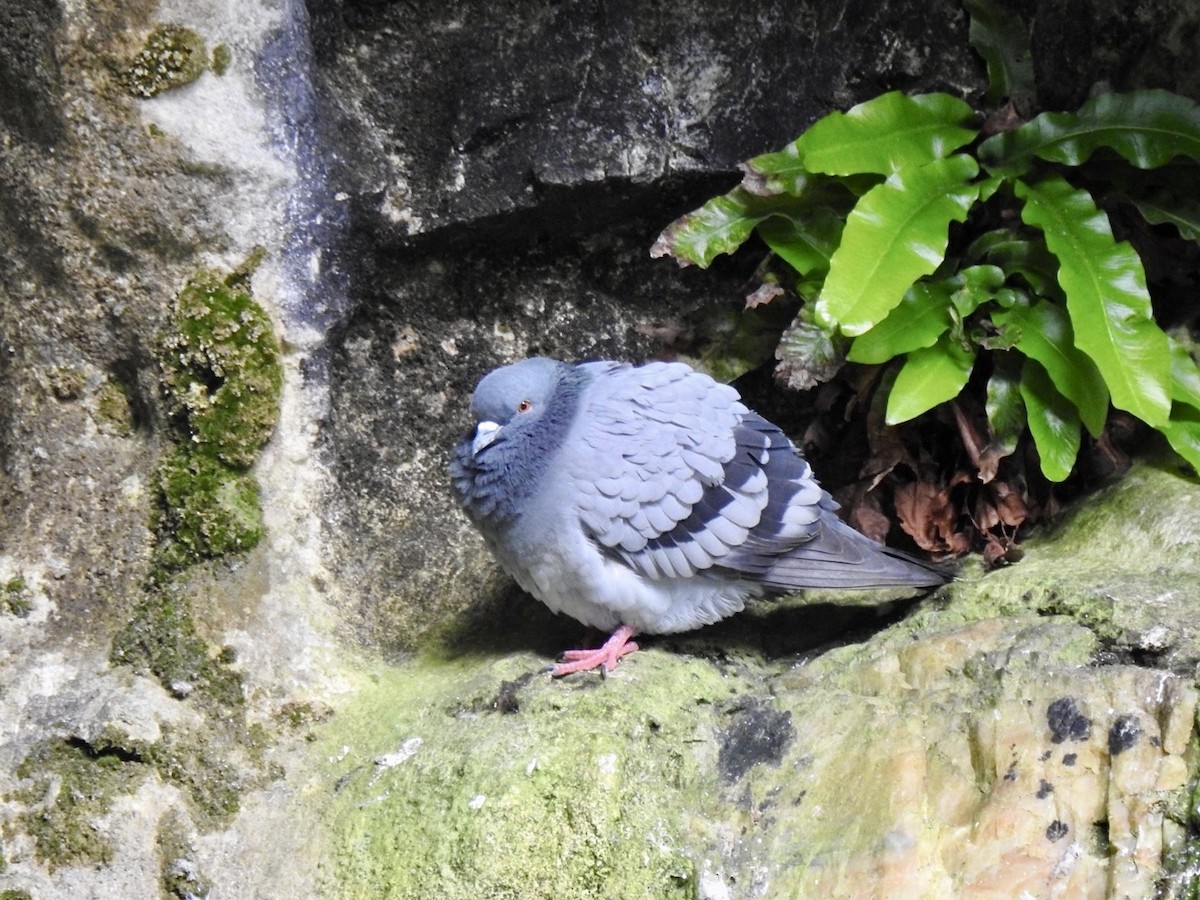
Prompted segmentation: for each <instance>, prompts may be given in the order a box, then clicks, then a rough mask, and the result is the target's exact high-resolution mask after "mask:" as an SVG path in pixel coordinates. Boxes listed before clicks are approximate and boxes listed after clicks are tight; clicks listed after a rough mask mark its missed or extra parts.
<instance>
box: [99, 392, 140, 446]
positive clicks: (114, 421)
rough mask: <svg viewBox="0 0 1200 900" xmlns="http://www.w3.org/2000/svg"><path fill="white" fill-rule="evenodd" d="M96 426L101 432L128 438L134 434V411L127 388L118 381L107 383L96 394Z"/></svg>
mask: <svg viewBox="0 0 1200 900" xmlns="http://www.w3.org/2000/svg"><path fill="white" fill-rule="evenodd" d="M96 420H97V421H96V424H97V425H99V426H100V430H101V431H105V432H108V433H109V434H115V435H119V436H121V437H128V436H129V435H130V434H132V433H133V410H132V408H131V407H130V405H129V396H128V395H127V394H126V393H125V388H124V387H123V386H122V385H121V384H120V382H116V381H106V382H104V384H102V385H100V389H99V390H98V391H97V392H96Z"/></svg>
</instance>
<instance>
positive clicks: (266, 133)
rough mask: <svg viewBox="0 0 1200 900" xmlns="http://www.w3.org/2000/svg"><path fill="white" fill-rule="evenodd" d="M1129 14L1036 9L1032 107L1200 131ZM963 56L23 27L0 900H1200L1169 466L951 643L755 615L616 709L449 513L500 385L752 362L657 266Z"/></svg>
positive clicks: (895, 33) (1047, 550) (952, 627)
mask: <svg viewBox="0 0 1200 900" xmlns="http://www.w3.org/2000/svg"><path fill="white" fill-rule="evenodd" d="M1133 11H1134V5H1133V4H1130V3H1119V2H1113V3H1109V4H1101V5H1099V6H1097V7H1096V8H1095V9H1094V10H1090V11H1089V12H1088V14H1087V15H1083V14H1081V13H1080V11H1079V9H1078V8H1077V4H1071V3H1051V2H1045V3H1040V4H1032V3H1028V4H1023V12H1024V13H1025V14H1026V15H1028V16H1029V17H1030V18H1031V20H1032V21H1033V22H1034V23H1035V31H1034V38H1035V41H1034V43H1035V49H1036V50H1037V57H1038V58H1037V62H1038V66H1039V69H1038V73H1039V79H1040V80H1041V82H1042V84H1043V85H1044V86H1045V87H1046V89H1047V92H1048V93H1047V94H1046V96H1047V97H1062V98H1067V99H1064V101H1063V102H1064V103H1066V102H1073V100H1074V99H1076V98H1077V97H1078V96H1081V95H1082V93H1083V92H1085V91H1086V89H1087V87H1088V86H1089V85H1090V83H1091V82H1092V81H1094V80H1096V79H1097V78H1100V77H1103V78H1107V79H1109V80H1110V81H1112V82H1113V83H1114V85H1116V86H1118V87H1122V86H1129V85H1136V84H1148V85H1154V86H1166V87H1171V88H1175V89H1177V90H1180V91H1183V92H1191V93H1193V94H1195V92H1196V86H1197V82H1196V78H1197V75H1196V68H1195V66H1194V61H1193V60H1192V59H1191V56H1190V55H1189V54H1188V52H1187V51H1188V50H1189V48H1190V46H1191V43H1189V35H1194V34H1195V30H1196V23H1197V14H1196V13H1195V11H1194V10H1191V9H1190V8H1178V9H1177V8H1175V7H1173V6H1171V5H1162V6H1154V7H1152V8H1142V7H1140V6H1139V7H1138V15H1137V17H1136V18H1135V17H1134V16H1133V15H1132V13H1133ZM1118 25H1119V27H1117V26H1118ZM966 29H967V19H966V16H965V13H964V12H963V10H962V8H961V7H960V6H959V5H958V4H957V3H955V2H950V0H935V2H934V3H933V4H932V5H930V4H923V5H921V6H919V7H918V6H915V5H914V4H913V3H911V2H910V0H890V2H885V3H868V2H846V3H842V4H838V5H834V6H830V5H828V4H819V3H811V4H808V3H801V4H794V3H783V2H778V3H772V2H768V0H763V2H755V3H750V4H746V3H729V2H722V0H696V2H689V3H684V4H675V5H674V6H671V7H669V8H667V7H664V8H663V9H646V8H644V4H643V5H639V4H634V3H603V2H587V0H571V2H564V3H558V4H548V5H541V4H525V3H510V4H482V3H474V2H465V0H455V2H449V3H446V2H443V3H437V4H434V3H422V2H418V3H403V4H401V3H386V2H365V0H363V2H357V3H352V2H336V0H311V2H309V3H308V4H307V5H305V4H302V3H300V2H299V0H254V2H250V3H244V4H239V5H238V6H237V7H236V8H233V7H230V6H228V5H227V4H223V3H218V2H216V0H198V2H197V0H190V2H186V3H185V2H182V0H163V2H160V3H157V4H156V3H152V2H149V0H144V2H136V3H115V2H101V3H93V4H82V5H81V4H61V3H57V2H54V0H36V2H17V0H0V894H3V895H4V896H5V897H12V898H17V897H24V896H27V897H37V898H42V897H78V896H92V897H129V896H153V895H154V894H155V893H156V892H158V893H160V894H162V895H164V896H178V897H186V896H211V897H226V896H228V897H235V896H236V897H251V896H262V897H276V896H314V895H327V896H338V897H356V896H362V897H381V896H395V897H424V896H445V897H456V896H461V897H477V896H483V895H487V896H522V897H550V896H554V897H556V898H567V897H592V896H631V897H632V896H674V895H680V896H703V897H710V898H721V897H761V896H792V895H794V896H810V895H815V894H819V893H828V892H830V891H831V890H832V891H834V892H835V893H836V892H837V891H841V892H843V893H850V894H860V893H862V892H863V891H866V890H884V888H885V887H886V886H891V887H890V888H888V889H889V890H891V889H893V888H894V891H898V892H903V891H905V890H910V889H911V890H917V889H918V888H919V887H927V888H928V890H927V891H926V892H925V893H926V895H928V896H960V895H962V894H964V893H972V894H973V895H976V896H986V895H989V894H988V892H989V891H991V892H992V893H991V894H990V895H996V896H1008V895H1011V894H1012V892H1013V891H1016V890H1019V889H1022V888H1024V889H1027V890H1028V891H1029V892H1030V893H1031V895H1033V896H1048V895H1050V894H1051V893H1052V892H1053V891H1056V890H1068V891H1069V890H1079V891H1081V892H1096V891H1100V892H1103V891H1104V890H1108V891H1109V892H1110V893H1111V895H1113V896H1120V895H1127V896H1137V895H1139V893H1145V892H1148V891H1150V890H1152V889H1154V887H1155V886H1156V885H1158V886H1160V887H1162V889H1163V890H1174V889H1176V888H1180V889H1182V886H1183V885H1184V884H1185V882H1186V878H1185V877H1184V876H1182V875H1179V874H1173V873H1178V872H1184V871H1187V868H1188V866H1189V865H1192V864H1193V863H1194V858H1193V857H1194V853H1195V844H1194V842H1191V843H1189V841H1190V840H1191V838H1192V837H1193V836H1194V835H1193V832H1194V829H1195V827H1196V824H1195V820H1194V818H1193V816H1194V812H1193V810H1192V808H1191V805H1190V803H1189V800H1188V796H1187V790H1188V785H1189V784H1191V783H1192V781H1193V779H1194V770H1195V758H1194V757H1195V746H1194V744H1195V724H1194V710H1195V705H1196V701H1195V693H1194V690H1193V686H1192V680H1193V674H1192V673H1193V670H1194V666H1195V664H1196V661H1197V660H1198V659H1200V649H1198V647H1197V644H1196V633H1195V628H1194V626H1193V625H1192V621H1191V619H1192V617H1191V616H1190V615H1189V608H1190V606H1189V604H1190V603H1191V602H1192V601H1194V590H1193V588H1192V587H1191V585H1192V584H1194V583H1196V582H1195V577H1196V576H1197V575H1200V571H1198V570H1200V552H1198V551H1197V548H1196V546H1195V545H1194V542H1193V541H1191V540H1189V539H1185V538H1184V537H1182V536H1183V535H1192V534H1196V533H1200V526H1197V524H1196V523H1195V522H1194V521H1193V519H1194V512H1193V511H1194V509H1195V508H1197V507H1196V503H1195V501H1196V499H1197V498H1196V497H1195V487H1194V483H1193V482H1191V481H1188V480H1186V479H1184V478H1183V477H1182V476H1181V475H1180V474H1179V473H1178V471H1177V470H1176V469H1175V468H1174V466H1175V464H1174V463H1173V462H1170V461H1164V460H1159V461H1157V462H1155V463H1153V464H1147V465H1146V466H1145V467H1144V468H1142V469H1139V470H1138V473H1139V474H1138V475H1137V476H1136V477H1135V478H1131V479H1130V480H1129V481H1128V482H1127V483H1125V484H1124V485H1123V486H1121V487H1119V488H1117V489H1114V490H1113V491H1112V492H1111V496H1109V497H1106V498H1104V499H1103V500H1098V501H1096V511H1095V512H1091V511H1088V512H1080V513H1079V514H1078V515H1077V516H1076V518H1074V519H1072V520H1069V521H1068V522H1067V524H1065V525H1064V526H1063V528H1062V531H1061V533H1060V534H1058V535H1055V536H1052V537H1051V538H1048V539H1047V540H1045V541H1044V542H1043V543H1041V544H1031V545H1030V554H1029V559H1028V560H1027V561H1026V562H1025V563H1022V564H1021V565H1020V566H1017V567H1014V568H1013V569H1011V570H1009V571H1006V572H1003V573H999V574H998V575H989V576H987V577H981V576H977V575H968V577H966V578H965V579H963V580H961V581H960V583H959V584H958V585H957V586H956V587H954V588H952V589H951V590H949V591H948V592H947V593H945V594H944V595H940V596H939V597H938V598H936V599H934V600H930V601H927V602H925V603H923V604H922V605H920V606H919V607H917V608H915V609H909V608H907V607H903V606H902V607H890V606H884V607H880V608H878V609H877V608H875V607H870V606H868V607H861V608H848V607H835V606H824V605H821V606H805V605H799V606H788V607H783V608H778V609H777V608H765V609H761V610H757V611H755V612H753V613H751V614H748V615H746V616H744V617H741V618H740V619H739V620H737V621H735V622H732V623H728V624H723V625H721V626H718V627H716V628H713V629H708V630H705V631H704V632H701V633H699V634H697V635H693V636H688V637H683V638H678V639H673V640H663V641H659V642H657V643H655V644H653V645H652V646H651V648H650V649H648V650H647V651H645V652H643V653H641V654H638V655H637V656H635V657H634V658H633V659H631V660H628V661H627V663H625V664H623V665H622V667H621V669H620V670H618V672H617V673H616V674H615V675H614V677H613V678H611V679H610V680H609V681H608V682H605V683H598V682H593V681H587V680H582V681H579V682H571V683H550V682H549V681H548V680H547V679H545V678H544V677H543V675H541V674H539V669H540V668H541V667H542V666H543V665H544V664H545V662H546V661H547V659H548V658H549V657H551V656H552V655H553V654H554V652H556V651H557V650H558V649H561V647H562V646H565V645H566V643H568V642H570V641H573V640H577V639H578V629H577V628H576V627H575V626H574V625H573V623H570V622H566V621H563V620H559V619H555V618H553V617H552V616H550V614H549V613H547V612H546V611H545V610H543V609H542V608H541V607H540V606H538V605H536V604H534V603H532V602H531V601H529V600H528V598H524V597H521V596H520V595H519V594H518V593H517V592H515V590H514V589H513V588H512V586H511V584H509V583H508V582H507V580H506V579H505V578H504V577H503V576H502V575H500V573H499V572H498V570H497V569H496V567H495V566H494V564H493V563H492V562H491V561H490V560H489V559H488V557H487V556H486V554H485V553H484V552H483V548H482V545H481V543H480V541H479V540H478V539H477V538H476V537H475V536H474V535H473V533H472V532H471V531H470V529H469V528H468V526H467V524H466V522H465V520H464V519H463V518H462V516H461V515H459V513H458V512H457V510H456V509H455V508H454V507H453V504H452V503H451V501H450V498H449V496H448V494H447V480H446V477H445V475H444V464H445V461H446V451H447V448H448V446H449V445H450V444H451V443H452V442H453V441H454V440H455V439H457V438H458V436H459V434H460V432H461V429H462V427H463V415H464V411H465V406H466V398H467V396H468V395H469V391H470V389H471V387H472V386H473V384H474V382H475V380H476V379H477V378H478V377H479V376H480V374H482V372H484V371H486V370H487V369H489V368H491V367H492V366H493V365H495V364H497V363H500V362H503V361H508V360H511V359H514V358H518V357H520V356H524V355H526V354H529V353H534V352H537V353H544V354H548V355H557V356H562V357H587V356H592V357H610V356H613V357H624V358H631V359H632V358H649V357H653V356H657V355H683V356H693V355H700V354H701V353H702V352H703V350H704V348H705V347H706V346H709V345H711V344H713V343H715V342H720V341H722V340H725V339H727V338H728V335H729V333H730V332H731V331H732V330H733V329H732V328H731V325H730V323H731V321H732V320H733V319H734V318H735V317H738V316H741V315H742V314H741V313H740V307H741V305H742V301H741V297H742V295H744V293H745V292H746V287H747V283H748V281H749V280H750V277H751V275H752V272H753V267H754V265H755V261H754V260H753V259H736V260H723V261H720V262H719V263H718V264H717V265H715V266H714V267H713V268H712V269H710V270H708V271H705V272H699V271H695V270H678V269H676V268H675V267H673V266H671V265H669V264H667V263H665V262H662V261H657V262H656V261H652V260H650V259H649V257H648V254H647V251H648V248H649V246H650V244H651V243H652V241H653V239H654V237H655V235H656V234H657V233H658V231H659V230H661V228H662V227H663V226H664V225H665V224H666V223H668V222H669V221H671V220H672V219H673V218H674V217H675V216H676V215H678V214H679V213H681V212H683V211H685V210H687V209H690V208H692V207H694V206H695V205H697V204H698V203H699V202H701V201H702V200H703V199H705V198H707V197H708V196H710V195H712V194H714V193H717V192H719V191H721V190H724V189H725V188H727V187H728V186H729V185H730V184H732V183H734V182H735V181H736V179H737V177H738V175H737V171H736V165H737V163H738V162H739V161H740V160H742V159H744V158H746V157H748V156H751V155H753V154H755V153H758V152H760V151H764V150H768V149H773V148H776V147H778V146H780V145H782V144H783V143H785V142H786V141H788V140H790V139H791V138H793V137H794V136H795V135H796V134H798V133H799V132H800V131H801V130H802V129H803V128H804V127H805V126H806V125H807V124H809V123H810V122H811V121H813V120H814V119H815V118H816V117H818V116H819V115H821V114H823V113H825V112H827V111H829V110H830V109H834V108H844V107H846V106H849V105H851V104H852V103H854V102H857V101H859V100H862V99H866V98H868V97H871V96H874V95H875V94H878V93H880V92H882V91H884V90H888V89H902V90H908V91H925V90H945V91H949V92H951V93H955V94H958V95H960V96H965V97H968V98H971V97H975V96H977V95H978V93H979V92H980V91H981V89H982V86H983V81H982V80H983V73H982V65H981V63H980V62H979V61H978V60H977V59H976V58H975V57H974V56H973V55H972V52H971V51H970V49H969V47H968V45H967V43H966ZM1080 35H1090V36H1091V37H1090V38H1089V41H1088V42H1086V46H1088V47H1089V48H1091V51H1092V52H1089V53H1084V54H1081V53H1080V52H1078V51H1077V49H1076V48H1077V47H1079V46H1081V44H1080V42H1079V39H1078V36H1080ZM1113 35H1120V36H1121V40H1117V39H1116V38H1115V37H1111V36H1113ZM1133 36H1136V37H1137V40H1133V39H1132V37H1133ZM1127 37H1128V38H1130V39H1129V40H1125V38H1127ZM1063 48H1066V49H1063ZM772 327H773V326H772V322H771V321H770V320H769V318H766V319H764V320H763V321H762V322H761V329H762V330H763V333H764V334H766V335H767V337H768V339H769V336H770V334H771V328H772ZM744 330H745V329H739V334H740V333H742V332H744ZM735 352H744V353H745V355H746V358H747V359H748V360H750V359H753V358H754V354H755V352H756V350H755V349H754V348H744V347H743V348H735ZM268 438H269V439H268ZM264 441H265V442H264ZM1131 509H1133V510H1137V511H1136V512H1133V513H1131V512H1130V510H1131ZM1148 509H1153V510H1154V511H1155V512H1156V514H1159V513H1160V514H1161V515H1155V516H1149V515H1147V514H1146V513H1145V510H1148ZM1131 520H1133V521H1135V524H1136V525H1137V527H1136V528H1135V529H1133V530H1134V532H1136V534H1137V535H1140V537H1139V538H1138V541H1139V542H1138V543H1136V546H1138V547H1140V548H1142V549H1141V550H1139V551H1138V552H1136V553H1129V552H1125V550H1124V548H1127V547H1129V546H1131V544H1130V541H1131V539H1130V537H1129V536H1128V532H1129V526H1130V522H1131ZM1056 547H1059V548H1061V549H1060V550H1056V549H1055V548H1056ZM1089 547H1091V548H1094V549H1095V548H1098V550H1097V551H1096V552H1095V553H1090V554H1089V553H1088V552H1085V551H1086V550H1087V548H1089ZM1056 554H1057V555H1056ZM1118 557H1119V558H1121V560H1122V565H1119V566H1113V565H1112V560H1113V559H1114V558H1118ZM1143 558H1145V559H1149V560H1151V562H1152V564H1151V566H1150V572H1149V574H1147V572H1146V571H1144V570H1143V569H1142V568H1141V567H1140V566H1138V565H1134V563H1140V562H1141V561H1142V559H1143ZM1064 560H1067V561H1069V562H1070V565H1071V566H1073V568H1071V567H1069V566H1068V563H1067V562H1064ZM1084 722H1086V723H1087V724H1086V727H1085V726H1084V725H1083V724H1082V723H1084ZM1060 738H1061V739H1060ZM1045 754H1049V755H1045ZM1070 755H1074V758H1075V762H1074V763H1068V762H1067V761H1066V758H1067V756H1070ZM1010 773H1011V775H1012V777H1011V778H1010V777H1009V775H1010ZM1043 785H1045V786H1043ZM560 860H566V862H565V863H560ZM481 891H482V893H481Z"/></svg>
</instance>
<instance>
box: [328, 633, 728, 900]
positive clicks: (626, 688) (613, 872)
mask: <svg viewBox="0 0 1200 900" xmlns="http://www.w3.org/2000/svg"><path fill="white" fill-rule="evenodd" d="M542 663H543V660H541V659H539V658H537V657H534V656H532V655H528V654H517V655H514V656H512V657H508V658H506V659H503V660H498V661H495V662H492V663H481V662H480V661H479V660H474V659H459V660H456V661H444V660H434V659H428V658H421V659H419V660H416V661H414V662H413V663H412V664H410V665H406V666H404V667H401V668H388V669H381V670H380V671H379V672H378V673H377V677H376V678H375V679H364V683H363V684H360V685H359V690H358V691H357V692H356V695H355V700H354V702H353V704H352V706H351V707H349V708H345V709H342V710H339V712H338V715H337V717H335V718H334V719H332V720H331V721H330V723H329V724H327V725H322V726H319V727H318V729H317V734H318V743H317V746H316V747H315V749H314V756H315V757H316V758H329V759H331V760H333V762H331V763H330V764H329V767H330V769H329V771H328V772H327V773H326V777H327V778H328V780H329V782H330V784H331V785H332V784H337V785H338V789H337V790H336V791H329V792H321V795H320V801H319V802H320V805H321V809H320V811H319V814H321V815H323V816H326V817H328V820H329V822H330V826H331V829H332V833H333V834H334V835H336V840H337V845H336V847H335V848H334V862H335V865H334V868H333V869H332V870H331V871H330V872H329V877H330V878H331V879H332V882H333V883H334V884H336V890H333V891H331V893H336V895H337V896H339V897H343V898H347V900H350V898H358V897H361V898H368V897H379V896H385V895H386V896H395V897H433V896H437V897H439V898H443V900H465V898H477V897H512V898H517V897H520V898H526V900H539V898H547V900H549V898H554V900H573V898H578V900H583V898H585V897H656V898H673V897H677V898H681V900H682V898H691V897H694V896H695V893H696V889H697V876H696V872H695V861H694V860H693V859H692V858H691V857H690V856H689V855H688V852H687V850H688V847H687V845H686V842H685V840H684V839H683V838H682V835H683V833H684V832H685V830H686V829H685V823H684V822H683V818H684V816H685V813H684V810H688V809H696V808H697V807H699V806H702V805H703V803H704V800H703V794H704V792H705V790H706V789H707V784H708V783H707V782H706V781H705V780H704V779H703V778H702V776H701V775H700V772H699V768H698V765H697V753H696V752H695V751H696V749H697V747H702V746H704V744H705V743H707V742H705V741H701V740H698V738H700V737H702V736H700V735H698V734H697V726H698V722H699V721H701V720H702V719H704V718H705V717H706V716H707V715H708V713H707V711H706V710H707V709H708V708H710V704H713V703H720V702H723V701H726V700H728V699H729V698H730V697H731V696H732V695H733V693H734V692H735V691H737V690H738V689H739V688H745V687H746V682H745V681H744V680H741V679H738V678H736V677H732V676H726V675H724V674H723V673H721V672H719V671H718V670H717V669H716V668H715V667H713V666H709V665H706V664H700V665H692V666H689V665H686V664H680V662H679V661H678V660H675V659H673V658H671V657H669V656H666V655H659V654H651V653H647V654H646V655H645V656H643V657H641V658H639V659H638V663H639V667H640V668H639V670H638V675H639V678H635V679H630V678H625V677H617V678H610V679H609V680H608V681H607V682H605V683H601V682H599V680H598V679H594V680H587V679H584V680H581V681H578V682H575V683H567V682H555V683H553V684H551V683H550V681H549V678H548V676H546V675H545V674H544V673H543V674H541V675H540V676H539V675H536V674H535V673H536V672H537V671H538V670H539V669H540V668H541V667H542ZM533 679H540V680H538V681H536V682H535V681H534V680H533ZM347 747H349V748H352V749H351V753H350V754H349V755H347V753H346V750H345V748H347ZM389 755H390V757H389Z"/></svg>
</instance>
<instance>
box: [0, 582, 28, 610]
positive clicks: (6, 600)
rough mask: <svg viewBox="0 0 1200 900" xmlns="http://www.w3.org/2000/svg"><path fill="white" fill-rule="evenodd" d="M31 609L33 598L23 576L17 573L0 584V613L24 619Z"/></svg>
mask: <svg viewBox="0 0 1200 900" xmlns="http://www.w3.org/2000/svg"><path fill="white" fill-rule="evenodd" d="M32 609H33V600H32V597H31V594H30V591H29V586H28V585H27V584H26V583H25V579H24V578H22V577H21V576H19V575H18V576H15V577H13V578H10V579H8V581H6V582H4V584H2V585H0V613H8V614H9V615H13V616H16V617H17V618H19V619H24V618H25V617H26V616H28V615H29V612H30V610H32Z"/></svg>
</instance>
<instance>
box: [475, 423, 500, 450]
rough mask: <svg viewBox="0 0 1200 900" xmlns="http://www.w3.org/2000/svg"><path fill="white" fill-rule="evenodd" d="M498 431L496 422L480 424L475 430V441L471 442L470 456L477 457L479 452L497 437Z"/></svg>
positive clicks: (498, 427) (498, 426)
mask: <svg viewBox="0 0 1200 900" xmlns="http://www.w3.org/2000/svg"><path fill="white" fill-rule="evenodd" d="M499 430H500V425H499V423H497V422H480V423H479V425H478V426H476V428H475V440H473V441H471V455H472V456H478V455H479V451H480V450H482V449H483V448H484V447H486V446H487V445H488V444H490V443H491V442H492V441H494V440H495V439H496V438H497V437H498V436H499V435H498V434H497V432H498V431H499Z"/></svg>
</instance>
